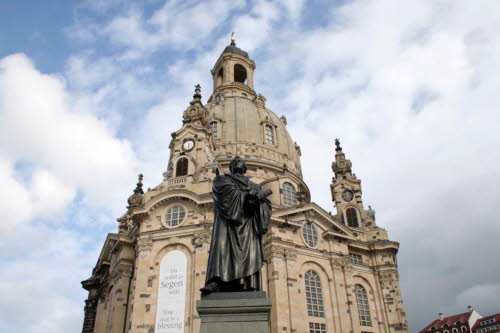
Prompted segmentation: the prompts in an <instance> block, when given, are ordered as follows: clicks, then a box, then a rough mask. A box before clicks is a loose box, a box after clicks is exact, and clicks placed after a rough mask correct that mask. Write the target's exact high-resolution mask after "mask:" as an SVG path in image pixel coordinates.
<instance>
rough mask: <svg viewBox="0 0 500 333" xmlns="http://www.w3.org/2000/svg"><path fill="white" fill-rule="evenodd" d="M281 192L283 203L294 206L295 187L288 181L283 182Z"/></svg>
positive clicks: (295, 201)
mask: <svg viewBox="0 0 500 333" xmlns="http://www.w3.org/2000/svg"><path fill="white" fill-rule="evenodd" d="M281 194H282V195H283V203H284V204H285V205H289V206H294V205H296V204H297V195H296V192H295V187H294V186H293V185H292V184H290V183H289V182H286V183H283V186H282V187H281Z"/></svg>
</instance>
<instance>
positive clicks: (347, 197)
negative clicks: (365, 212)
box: [342, 191, 354, 202]
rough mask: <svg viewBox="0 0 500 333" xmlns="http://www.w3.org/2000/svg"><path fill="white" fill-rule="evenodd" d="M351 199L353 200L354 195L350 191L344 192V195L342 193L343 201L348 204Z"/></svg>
mask: <svg viewBox="0 0 500 333" xmlns="http://www.w3.org/2000/svg"><path fill="white" fill-rule="evenodd" d="M352 198H354V194H353V193H352V191H344V193H342V199H344V200H345V201H347V202H349V201H351V200H352Z"/></svg>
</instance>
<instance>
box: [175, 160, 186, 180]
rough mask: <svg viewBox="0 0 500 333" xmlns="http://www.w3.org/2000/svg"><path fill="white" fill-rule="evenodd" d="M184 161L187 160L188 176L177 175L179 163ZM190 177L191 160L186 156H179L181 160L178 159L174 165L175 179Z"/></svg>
mask: <svg viewBox="0 0 500 333" xmlns="http://www.w3.org/2000/svg"><path fill="white" fill-rule="evenodd" d="M182 159H185V160H186V161H187V166H186V174H183V175H178V174H177V171H178V164H179V162H180V161H181V160H182ZM188 175H189V158H187V156H184V155H181V156H179V158H177V159H176V160H175V163H174V177H175V178H177V177H186V176H188Z"/></svg>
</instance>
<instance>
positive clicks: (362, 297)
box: [353, 283, 373, 327]
mask: <svg viewBox="0 0 500 333" xmlns="http://www.w3.org/2000/svg"><path fill="white" fill-rule="evenodd" d="M358 291H359V292H358ZM353 293H354V298H355V299H356V307H357V308H358V319H359V325H360V326H365V327H373V318H372V312H371V309H370V299H369V297H368V291H367V290H366V287H365V286H363V285H362V284H360V283H356V284H355V285H354V288H353Z"/></svg>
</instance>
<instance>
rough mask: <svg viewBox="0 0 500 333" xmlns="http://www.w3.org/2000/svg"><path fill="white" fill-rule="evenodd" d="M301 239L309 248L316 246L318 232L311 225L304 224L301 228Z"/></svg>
mask: <svg viewBox="0 0 500 333" xmlns="http://www.w3.org/2000/svg"><path fill="white" fill-rule="evenodd" d="M302 237H304V242H305V243H306V244H307V245H309V246H310V247H315V246H316V245H318V231H317V230H316V227H315V226H314V224H312V223H304V225H303V226H302Z"/></svg>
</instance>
